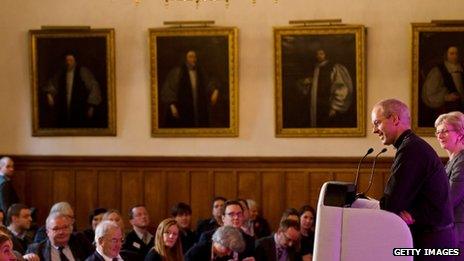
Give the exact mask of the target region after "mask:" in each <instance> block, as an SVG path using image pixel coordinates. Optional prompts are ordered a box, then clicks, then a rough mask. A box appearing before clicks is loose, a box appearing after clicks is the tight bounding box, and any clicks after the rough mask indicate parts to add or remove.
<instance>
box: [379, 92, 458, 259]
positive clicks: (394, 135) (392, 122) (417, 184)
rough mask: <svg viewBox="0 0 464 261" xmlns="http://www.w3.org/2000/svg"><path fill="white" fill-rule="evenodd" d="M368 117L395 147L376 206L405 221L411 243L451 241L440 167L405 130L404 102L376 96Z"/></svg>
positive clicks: (429, 244) (425, 244)
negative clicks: (389, 170) (375, 101)
mask: <svg viewBox="0 0 464 261" xmlns="http://www.w3.org/2000/svg"><path fill="white" fill-rule="evenodd" d="M371 117H372V125H373V129H372V132H373V133H375V134H377V135H378V136H379V138H380V140H381V142H382V143H383V144H384V145H393V146H394V147H395V149H396V155H395V158H394V161H393V165H392V167H391V175H390V177H389V179H388V182H387V184H386V187H385V190H384V195H383V197H382V198H381V200H380V207H381V208H382V209H384V210H387V211H390V212H393V213H395V214H397V215H399V216H400V217H401V218H402V219H403V220H404V221H405V222H406V223H407V224H408V225H409V227H410V229H411V233H412V236H413V241H414V247H416V248H451V247H454V246H455V235H454V225H453V212H452V208H451V203H450V196H449V185H448V179H447V176H446V173H445V169H444V166H443V164H442V162H441V161H440V159H439V157H438V155H437V154H436V152H435V151H434V150H433V148H432V147H431V146H430V145H429V144H427V142H425V141H424V140H423V139H421V138H419V137H418V136H417V135H416V134H414V133H413V132H412V131H411V123H410V113H409V109H408V107H407V106H406V105H405V104H404V103H402V102H401V101H399V100H396V99H387V100H382V101H380V102H378V103H377V104H375V105H374V108H373V109H372V114H371ZM440 260H441V259H440Z"/></svg>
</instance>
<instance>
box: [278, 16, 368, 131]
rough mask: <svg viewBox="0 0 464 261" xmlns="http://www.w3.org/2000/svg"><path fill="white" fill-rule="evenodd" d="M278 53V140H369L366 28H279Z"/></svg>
mask: <svg viewBox="0 0 464 261" xmlns="http://www.w3.org/2000/svg"><path fill="white" fill-rule="evenodd" d="M274 49H275V55H274V59H275V97H276V113H275V115H276V136H277V137H361V136H365V135H366V127H365V119H364V118H365V27H364V26H363V25H322V26H321V25H319V26H316V25H312V26H306V25H305V26H293V27H275V28H274ZM318 59H319V60H318ZM318 64H319V65H318ZM316 68H318V69H317V72H316ZM316 74H317V76H316ZM330 75H332V76H330ZM322 85H326V86H327V88H318V86H322ZM318 89H319V90H320V91H319V92H318V91H317V90H318ZM324 90H327V92H325V91H324Z"/></svg>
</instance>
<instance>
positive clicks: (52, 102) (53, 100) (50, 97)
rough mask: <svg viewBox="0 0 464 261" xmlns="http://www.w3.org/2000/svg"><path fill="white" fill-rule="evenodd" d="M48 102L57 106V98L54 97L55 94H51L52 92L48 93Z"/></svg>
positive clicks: (49, 104) (51, 105)
mask: <svg viewBox="0 0 464 261" xmlns="http://www.w3.org/2000/svg"><path fill="white" fill-rule="evenodd" d="M47 103H48V106H50V107H53V106H55V99H54V98H53V95H51V94H50V93H48V94H47Z"/></svg>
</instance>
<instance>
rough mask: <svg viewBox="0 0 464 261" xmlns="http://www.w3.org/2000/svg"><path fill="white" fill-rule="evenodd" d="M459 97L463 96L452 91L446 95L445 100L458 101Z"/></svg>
mask: <svg viewBox="0 0 464 261" xmlns="http://www.w3.org/2000/svg"><path fill="white" fill-rule="evenodd" d="M459 99H461V97H460V96H459V94H458V93H456V92H452V93H450V94H446V95H445V101H447V102H454V101H457V100H459Z"/></svg>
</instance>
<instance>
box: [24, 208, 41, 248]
mask: <svg viewBox="0 0 464 261" xmlns="http://www.w3.org/2000/svg"><path fill="white" fill-rule="evenodd" d="M29 210H30V211H31V218H32V222H31V226H30V227H29V229H28V230H27V232H26V233H27V236H28V237H29V238H32V241H34V238H35V234H36V233H37V230H38V229H39V224H37V213H38V210H37V208H35V207H30V208H29Z"/></svg>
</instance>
